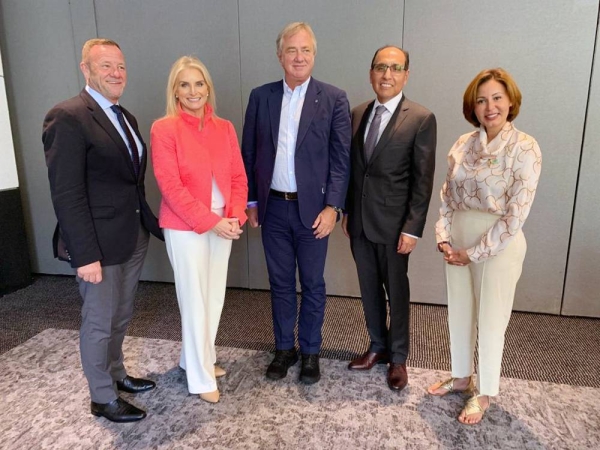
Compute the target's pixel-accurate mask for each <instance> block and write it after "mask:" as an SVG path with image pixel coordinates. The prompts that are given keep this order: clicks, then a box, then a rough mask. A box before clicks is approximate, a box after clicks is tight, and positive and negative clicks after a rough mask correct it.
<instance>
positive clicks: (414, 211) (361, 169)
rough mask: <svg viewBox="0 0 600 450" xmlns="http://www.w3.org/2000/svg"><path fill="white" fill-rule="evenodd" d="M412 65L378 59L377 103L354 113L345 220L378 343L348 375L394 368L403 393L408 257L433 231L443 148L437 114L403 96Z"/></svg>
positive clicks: (391, 377) (383, 54)
mask: <svg viewBox="0 0 600 450" xmlns="http://www.w3.org/2000/svg"><path fill="white" fill-rule="evenodd" d="M408 64H409V59H408V52H406V51H404V50H403V49H401V48H399V47H394V46H385V47H382V48H380V49H378V50H377V51H376V52H375V56H373V60H372V61H371V71H370V80H371V85H372V87H373V90H374V91H375V94H376V99H375V100H374V101H370V102H366V103H363V104H362V105H360V106H357V107H356V108H354V110H353V111H352V145H351V156H350V158H351V170H350V185H349V187H348V196H347V199H346V207H345V212H346V213H347V215H346V216H345V217H344V219H343V221H342V228H343V230H344V233H345V234H346V236H348V237H349V238H350V246H351V249H352V254H353V256H354V260H355V262H356V268H357V272H358V280H359V284H360V290H361V296H362V302H363V310H364V314H365V319H366V323H367V329H368V332H369V337H370V340H371V344H370V347H369V349H368V351H367V352H366V353H365V354H364V355H362V356H360V357H359V358H357V359H355V360H353V361H352V362H350V364H349V365H348V369H350V370H369V369H371V368H372V367H373V366H374V365H375V364H387V363H389V368H388V371H387V384H388V386H389V387H390V389H392V390H396V391H400V390H402V389H404V387H406V384H407V383H408V374H407V372H406V359H407V357H408V352H409V309H410V304H409V301H410V290H409V283H408V259H409V255H410V253H411V252H412V251H413V250H414V248H415V246H416V245H417V241H418V239H419V238H420V237H421V236H422V233H423V228H424V226H425V219H426V216H427V209H428V207H429V200H430V198H431V190H432V188H433V173H434V169H435V147H436V120H435V116H434V115H433V113H432V112H431V111H429V110H427V109H426V108H424V107H423V106H421V105H419V104H417V103H414V102H412V101H410V100H409V99H407V98H406V96H405V95H404V94H403V92H402V89H403V88H404V86H405V85H406V82H407V81H408V76H409V70H408ZM386 294H387V295H386ZM386 297H387V299H386ZM388 302H389V327H388V325H387V320H388V312H387V305H388Z"/></svg>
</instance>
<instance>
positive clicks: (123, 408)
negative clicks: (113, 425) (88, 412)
mask: <svg viewBox="0 0 600 450" xmlns="http://www.w3.org/2000/svg"><path fill="white" fill-rule="evenodd" d="M92 414H93V415H95V416H98V417H105V418H106V419H108V420H110V421H111V422H137V421H138V420H142V419H143V418H144V417H146V412H145V411H143V410H141V409H139V408H136V407H135V406H133V405H132V404H131V403H127V402H126V401H125V400H123V399H122V398H121V397H118V398H116V399H115V400H113V401H112V402H110V403H95V402H92Z"/></svg>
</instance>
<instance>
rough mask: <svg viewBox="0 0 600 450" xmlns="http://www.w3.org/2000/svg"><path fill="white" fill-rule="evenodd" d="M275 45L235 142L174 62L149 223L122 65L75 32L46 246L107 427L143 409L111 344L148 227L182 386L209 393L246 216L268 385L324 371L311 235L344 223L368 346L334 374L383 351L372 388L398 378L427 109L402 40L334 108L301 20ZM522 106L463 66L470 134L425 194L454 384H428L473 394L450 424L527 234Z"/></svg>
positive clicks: (195, 63)
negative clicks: (170, 277)
mask: <svg viewBox="0 0 600 450" xmlns="http://www.w3.org/2000/svg"><path fill="white" fill-rule="evenodd" d="M276 46H277V47H276V51H277V57H278V59H279V62H280V63H281V66H282V68H283V71H284V78H283V80H279V81H276V82H273V83H269V84H265V85H263V86H260V87H258V88H256V89H254V90H253V91H252V92H251V94H250V97H249V101H248V106H247V108H246V114H245V120H244V128H243V135H242V145H241V151H240V147H239V144H238V139H237V136H236V133H235V130H234V127H233V125H232V124H231V122H229V121H227V120H225V119H223V118H220V117H218V116H217V115H216V93H215V88H214V84H213V82H212V79H211V77H210V74H209V72H208V70H207V68H206V66H205V65H204V64H203V63H202V62H200V60H198V59H197V58H195V57H190V56H184V57H182V58H180V59H178V60H177V61H176V62H175V63H174V64H173V66H172V68H171V72H170V74H169V78H168V82H167V88H166V113H165V116H164V117H163V118H161V119H159V120H157V121H156V122H155V123H154V124H153V126H152V129H151V155H152V162H153V167H154V173H155V176H156V180H157V182H158V186H159V189H160V192H161V194H162V200H161V204H160V212H159V218H158V220H157V219H156V217H155V216H154V215H153V214H152V212H151V211H150V208H149V207H148V204H147V202H146V200H145V191H144V174H145V168H146V164H147V157H148V150H147V148H146V146H145V144H144V141H143V139H142V137H141V134H140V132H139V130H138V127H137V122H136V120H135V118H134V117H133V116H132V115H131V114H130V113H129V112H128V111H127V110H125V109H124V108H122V107H121V106H120V104H119V98H120V97H121V95H122V93H123V90H124V88H125V85H126V82H127V71H126V67H125V59H124V56H123V54H122V52H121V49H120V47H119V46H118V44H117V43H115V42H114V41H111V40H107V39H91V40H90V41H88V42H87V43H86V44H85V45H84V47H83V51H82V61H81V65H80V67H81V70H82V72H83V74H84V76H85V79H86V87H85V88H84V90H83V91H82V92H81V93H80V94H79V95H78V96H76V97H74V98H72V99H69V100H67V101H65V102H62V103H59V104H58V105H57V106H55V107H54V108H53V109H52V110H51V111H50V112H49V113H48V114H47V116H46V119H45V121H44V132H43V143H44V150H45V154H46V162H47V165H48V174H49V180H50V188H51V194H52V201H53V205H54V208H55V212H56V215H57V218H58V225H57V228H56V231H55V236H54V248H55V256H57V257H59V258H61V259H64V260H67V261H69V262H70V264H71V266H72V267H73V268H75V270H76V279H77V281H78V283H79V288H80V292H81V296H82V299H83V306H82V325H81V331H80V345H81V360H82V366H83V370H84V373H85V376H86V378H87V381H88V385H89V389H90V396H91V401H92V403H91V412H92V414H95V415H97V416H103V417H106V418H107V419H109V420H112V421H116V422H128V421H136V420H140V419H143V418H144V417H145V415H146V413H145V412H144V411H143V410H141V409H139V408H137V407H135V406H133V405H131V404H130V403H128V402H126V401H125V400H124V399H122V398H121V397H120V396H119V390H121V391H126V392H132V393H137V392H144V391H147V390H150V389H152V388H154V387H155V383H154V382H153V381H150V380H145V379H140V378H134V377H131V376H128V375H127V373H126V370H125V368H124V365H123V352H122V343H123V339H124V336H125V333H126V329H127V325H128V323H129V321H130V319H131V316H132V311H133V300H134V296H135V292H136V289H137V283H138V280H139V277H140V273H141V268H142V264H143V260H144V257H145V254H146V250H147V246H148V239H149V237H148V236H149V233H151V234H153V235H155V236H156V237H158V238H160V239H163V233H164V240H165V242H166V248H167V252H168V255H169V260H170V262H171V265H172V268H173V272H174V278H175V287H176V292H177V300H178V304H179V309H180V312H181V322H182V348H181V355H180V359H179V365H180V367H181V368H182V369H183V370H185V373H186V377H187V384H188V390H189V392H190V393H192V394H198V395H199V396H200V398H201V399H203V400H205V401H207V402H211V403H214V402H218V401H219V398H220V393H219V390H218V387H217V382H216V378H218V377H220V376H224V375H225V370H224V369H222V368H220V367H219V366H217V365H216V362H217V361H216V352H215V339H216V334H217V328H218V325H219V320H220V316H221V311H222V308H223V304H224V298H225V288H226V278H227V266H228V260H229V255H230V252H231V245H232V241H233V240H236V239H239V238H240V235H241V234H242V231H243V230H242V226H243V225H244V224H245V223H246V222H248V223H249V224H250V226H251V227H258V226H260V227H261V233H262V241H263V246H264V252H265V258H266V263H267V269H268V275H269V283H270V290H271V299H272V312H273V332H274V338H275V346H276V351H275V356H274V358H273V360H272V362H271V364H270V365H269V366H268V368H267V371H266V376H267V377H268V378H269V379H272V380H278V379H282V378H284V377H285V376H286V375H287V372H288V370H289V368H290V367H291V366H293V365H294V364H296V363H297V361H298V360H299V359H301V370H300V381H302V382H304V383H306V384H313V383H316V382H318V381H319V379H320V377H321V371H320V367H319V351H320V349H321V343H322V334H321V329H322V325H323V320H324V313H325V299H326V289H325V279H324V269H325V260H326V254H327V244H328V237H329V235H330V233H331V232H332V231H333V229H334V227H335V225H336V222H337V221H338V220H339V219H340V217H342V229H343V231H344V233H345V234H346V236H348V238H349V240H350V247H351V250H352V254H353V257H354V260H355V262H356V267H357V273H358V280H359V285H360V290H361V297H362V302H363V309H364V315H365V319H366V324H367V329H368V333H369V338H370V346H369V349H368V351H367V352H366V353H365V354H364V355H361V356H360V357H358V358H357V359H355V360H353V361H351V362H350V364H349V366H348V368H349V369H350V370H369V369H371V368H372V367H373V366H374V365H375V364H380V363H381V364H389V368H388V371H387V384H388V386H389V387H390V388H391V389H393V390H398V391H399V390H402V389H404V387H405V386H406V385H407V382H408V375H407V370H406V360H407V358H408V354H409V336H410V334H409V311H410V308H409V300H410V294H409V281H408V275H407V272H408V260H409V256H410V253H411V252H412V251H413V250H414V248H415V246H416V244H417V242H418V239H419V238H421V236H422V234H423V229H424V226H425V219H426V214H427V210H428V207H429V201H430V197H431V192H432V189H433V175H434V169H435V152H436V119H435V116H434V114H433V113H432V112H431V111H429V110H427V109H426V108H424V107H423V106H421V105H419V104H417V103H414V102H412V101H411V100H409V99H408V98H406V96H405V95H404V94H403V88H404V86H405V85H406V83H407V81H408V77H409V55H408V52H406V51H405V50H403V49H401V48H399V47H395V46H385V47H382V48H380V49H378V50H377V51H376V52H375V55H374V56H373V60H372V61H371V68H370V71H369V76H370V81H371V85H372V88H373V91H374V93H375V96H376V98H375V100H372V101H370V102H366V103H364V104H362V105H360V106H358V107H356V108H354V109H353V110H352V111H350V106H349V103H348V100H347V97H346V94H345V92H344V91H343V90H341V89H339V88H337V87H334V86H332V85H330V84H326V83H323V82H321V81H318V80H316V79H315V78H314V77H312V70H313V67H314V62H315V56H316V52H317V42H316V38H315V35H314V33H313V31H312V29H311V27H310V26H309V25H308V24H306V23H303V22H295V23H291V24H289V25H287V26H286V27H285V28H284V29H283V30H282V31H281V32H280V34H279V36H278V37H277V41H276ZM520 103H521V94H520V92H519V90H518V88H517V86H516V84H515V83H514V81H513V80H512V78H511V77H510V75H509V74H508V73H506V72H505V71H504V70H502V69H491V70H485V71H483V72H481V73H480V74H478V75H477V76H476V77H475V79H474V80H473V81H472V82H471V84H470V85H469V87H468V88H467V91H466V92H465V95H464V103H463V110H464V111H463V112H464V115H465V118H466V119H467V120H468V121H469V122H470V123H471V124H473V125H474V126H475V127H476V128H477V129H476V131H474V132H471V133H468V134H466V135H464V136H461V138H460V139H459V140H458V141H457V143H456V144H455V145H454V146H453V147H452V149H451V151H450V154H449V157H448V161H449V170H448V175H447V179H446V182H445V184H444V186H443V188H442V193H441V198H442V207H441V209H440V218H439V220H438V222H437V224H436V239H437V242H438V250H439V251H440V252H442V253H443V255H444V260H445V261H446V263H447V264H446V273H447V290H448V313H449V324H450V338H451V356H452V378H451V379H449V380H445V381H442V382H439V383H436V384H435V385H433V386H431V387H430V388H429V389H428V392H429V393H430V394H431V395H438V396H442V395H445V394H447V393H450V392H466V393H468V394H470V395H471V398H470V399H469V400H468V401H467V403H466V405H465V408H464V409H463V411H462V412H461V414H460V416H459V420H460V421H461V422H463V423H477V422H479V421H480V420H481V419H482V417H483V414H484V412H485V410H486V409H487V408H488V406H489V396H494V395H497V393H498V384H499V379H500V363H501V360H502V351H503V343H504V333H505V330H506V327H507V325H508V319H509V317H510V312H511V308H512V302H513V298H514V291H515V286H516V283H517V281H518V279H519V276H520V273H521V267H522V262H523V258H524V255H525V248H526V247H525V239H524V237H523V233H522V231H521V228H522V226H523V223H524V221H525V219H526V218H527V215H528V213H529V210H530V207H531V203H532V201H533V197H534V195H535V190H536V186H537V181H538V179H539V174H540V169H541V154H540V150H539V147H538V145H537V142H536V141H535V140H534V139H533V138H531V137H530V136H528V135H526V134H524V133H522V132H520V131H518V130H516V128H515V127H514V126H513V124H512V120H513V119H514V118H515V117H516V116H517V114H518V112H519V106H520ZM296 271H298V274H299V281H300V285H301V292H302V294H301V300H300V305H299V306H300V308H299V313H298V304H297V303H298V298H297V293H296ZM388 309H389V313H388ZM388 315H389V317H388ZM296 325H297V327H298V342H299V347H300V348H299V352H298V351H297V349H296V347H295V342H296V336H295V328H296ZM478 325H479V326H478ZM476 338H478V340H479V368H478V377H477V388H476V387H475V386H474V383H473V354H474V350H475V342H476Z"/></svg>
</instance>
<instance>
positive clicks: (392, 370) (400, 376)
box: [387, 363, 408, 391]
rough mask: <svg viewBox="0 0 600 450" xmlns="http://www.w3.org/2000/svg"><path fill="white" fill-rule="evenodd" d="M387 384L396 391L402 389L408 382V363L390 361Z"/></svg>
mask: <svg viewBox="0 0 600 450" xmlns="http://www.w3.org/2000/svg"><path fill="white" fill-rule="evenodd" d="M387 384H388V386H389V387H390V389H392V390H394V391H401V390H402V389H404V388H405V387H406V385H407V384H408V373H406V364H394V363H390V367H389V368H388V373H387Z"/></svg>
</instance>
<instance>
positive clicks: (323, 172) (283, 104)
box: [242, 22, 351, 384]
mask: <svg viewBox="0 0 600 450" xmlns="http://www.w3.org/2000/svg"><path fill="white" fill-rule="evenodd" d="M276 45H277V57H278V59H279V63H280V64H281V66H282V68H283V72H284V77H283V80H279V81H276V82H273V83H268V84H265V85H263V86H260V87H257V88H256V89H254V90H253V91H252V92H251V94H250V98H249V100H248V107H247V108H246V117H245V121H244V133H243V137H242V156H243V158H244V164H245V166H246V175H247V176H248V210H247V213H248V222H249V223H250V225H251V226H252V227H257V226H258V225H261V227H262V240H263V246H264V250H265V257H266V261H267V270H268V272H269V283H270V286H271V305H272V308H273V331H274V335H275V348H276V351H275V358H274V359H273V361H272V362H271V364H270V365H269V367H268V368H267V373H266V375H267V378H269V379H272V380H279V379H282V378H284V377H285V376H286V375H287V373H288V369H289V368H290V367H291V366H293V365H294V364H296V362H297V361H298V354H297V352H296V348H295V337H294V329H295V327H296V323H297V324H298V342H299V343H300V353H301V355H302V367H301V369H300V381H301V382H303V383H305V384H313V383H316V382H317V381H319V379H320V377H321V372H320V367H319V351H320V349H321V342H322V335H321V328H322V326H323V319H324V316H325V294H326V293H325V279H324V275H323V274H324V270H325V257H326V255H327V242H328V239H329V234H330V233H331V232H332V231H333V228H334V227H335V224H336V222H337V220H338V218H339V212H340V211H341V208H342V207H343V206H344V202H345V199H346V190H347V188H348V178H349V170H350V137H351V131H350V105H349V104H348V99H347V97H346V93H345V92H344V91H342V90H341V89H338V88H336V87H334V86H331V85H330V84H326V83H323V82H321V81H318V80H316V79H314V78H313V77H312V70H313V67H314V63H315V55H316V53H317V40H316V38H315V35H314V33H313V31H312V29H311V27H310V26H309V25H308V24H307V23H304V22H294V23H291V24H289V25H287V26H286V27H284V29H283V30H281V32H280V33H279V36H278V37H277V41H276ZM296 268H298V273H299V278H300V285H301V286H302V299H301V303H300V313H299V314H298V308H297V294H296ZM297 318H298V319H297Z"/></svg>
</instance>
